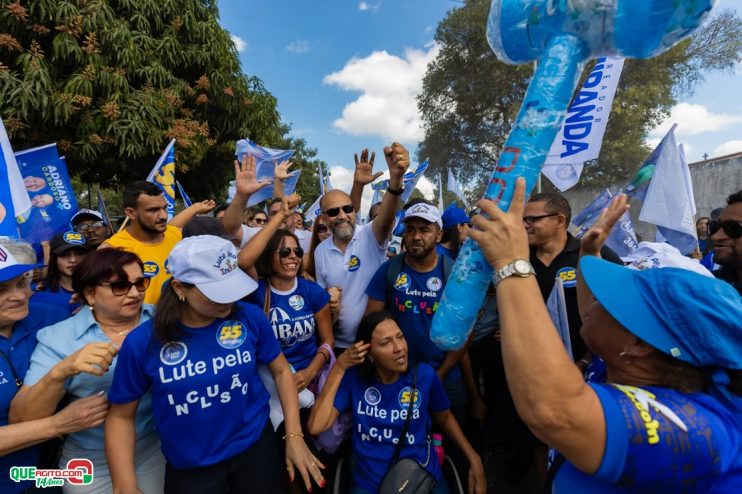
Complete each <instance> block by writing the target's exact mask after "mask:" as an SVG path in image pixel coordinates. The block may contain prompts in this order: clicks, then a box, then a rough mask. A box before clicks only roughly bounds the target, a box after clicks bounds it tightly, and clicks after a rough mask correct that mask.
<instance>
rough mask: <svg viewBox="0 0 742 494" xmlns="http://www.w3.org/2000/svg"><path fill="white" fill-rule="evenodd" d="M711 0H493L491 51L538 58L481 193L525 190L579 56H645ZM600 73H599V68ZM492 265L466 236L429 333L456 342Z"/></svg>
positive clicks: (685, 27)
mask: <svg viewBox="0 0 742 494" xmlns="http://www.w3.org/2000/svg"><path fill="white" fill-rule="evenodd" d="M714 3H715V0H493V1H492V5H491V8H490V14H489V19H488V22H487V39H488V41H489V43H490V46H491V47H492V50H493V51H494V52H495V54H496V55H497V57H498V58H499V59H500V60H502V61H503V62H506V63H511V64H519V63H526V62H531V61H534V60H538V67H537V69H536V72H535V73H534V76H533V80H532V81H531V83H530V85H529V86H528V90H527V91H526V94H525V97H524V99H523V105H522V106H521V109H520V112H519V113H518V116H517V118H516V120H515V123H514V125H513V130H512V131H511V133H510V136H508V139H507V141H506V142H505V146H504V148H503V150H502V152H501V153H500V157H499V159H498V162H497V166H496V167H495V170H494V171H493V173H492V176H491V177H490V182H489V185H488V187H487V190H486V191H485V194H484V197H485V198H486V199H491V200H493V201H496V202H497V203H498V206H499V207H500V209H502V210H503V211H506V210H507V209H508V207H509V206H510V201H511V199H512V197H513V190H514V186H515V180H516V179H517V178H518V177H524V178H525V180H526V195H528V193H529V191H530V190H531V189H532V188H533V186H534V184H535V183H536V181H537V179H538V175H539V173H540V172H541V167H542V166H543V164H544V161H545V159H546V155H547V153H548V151H549V149H550V147H551V143H552V142H553V140H554V137H555V136H556V133H557V132H558V131H559V128H560V126H561V125H562V121H563V120H564V116H565V114H566V111H567V107H568V106H569V103H570V100H571V98H572V94H573V93H574V91H575V89H576V87H577V82H578V79H579V77H580V73H581V72H582V68H583V66H584V64H585V62H586V61H587V60H588V59H589V58H592V57H601V56H621V57H633V58H650V57H653V56H656V55H659V54H661V53H662V52H664V51H665V50H667V49H668V48H670V47H671V46H672V45H674V44H675V43H677V42H678V41H680V40H682V39H683V38H685V37H687V36H688V35H690V34H691V33H692V32H693V31H694V30H695V29H696V28H697V27H698V26H699V25H700V24H701V22H702V21H703V19H704V18H705V17H706V15H707V14H708V13H709V11H710V10H711V7H712V6H713V4H714ZM600 77H602V75H600ZM491 278H492V268H491V267H490V266H489V264H488V263H487V261H486V260H485V259H484V257H483V256H482V253H481V251H480V250H479V248H478V246H477V245H476V244H475V243H474V242H473V241H471V240H467V241H466V242H465V243H464V245H463V247H462V250H461V252H460V253H459V257H458V259H457V261H456V265H455V266H454V269H453V272H452V273H451V276H450V277H449V278H448V281H447V284H446V288H445V290H444V292H443V297H442V299H441V304H440V307H439V309H438V312H436V315H435V317H434V319H433V326H432V328H431V332H430V337H431V338H432V340H433V341H434V342H435V343H436V345H438V347H440V348H441V349H444V350H453V349H457V348H461V346H463V344H464V343H465V342H466V339H467V337H468V335H469V332H470V331H471V328H472V326H473V325H474V321H475V319H476V315H477V313H478V312H479V308H480V306H481V304H482V300H483V298H484V295H485V292H486V288H487V285H488V284H489V283H490V281H491Z"/></svg>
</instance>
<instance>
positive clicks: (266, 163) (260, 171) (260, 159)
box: [228, 139, 301, 207]
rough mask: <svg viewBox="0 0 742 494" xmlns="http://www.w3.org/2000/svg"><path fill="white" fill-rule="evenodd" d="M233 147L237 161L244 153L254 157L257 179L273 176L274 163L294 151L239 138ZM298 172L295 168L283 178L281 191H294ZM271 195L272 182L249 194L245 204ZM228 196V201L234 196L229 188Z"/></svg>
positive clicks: (288, 156)
mask: <svg viewBox="0 0 742 494" xmlns="http://www.w3.org/2000/svg"><path fill="white" fill-rule="evenodd" d="M235 148H236V150H235V157H236V158H237V160H238V161H241V160H242V157H243V156H244V155H245V154H249V155H251V156H254V157H255V178H257V180H258V181H260V180H272V179H273V177H274V174H273V170H274V169H275V167H276V165H278V164H279V163H281V162H282V161H286V160H288V159H289V158H291V156H292V155H293V154H294V151H293V150H291V149H273V148H267V147H263V146H258V145H257V144H255V143H254V142H252V141H251V140H249V139H240V140H239V141H237V143H236V145H235ZM300 174H301V171H300V170H297V171H295V172H293V173H291V175H290V176H289V178H287V179H286V180H284V182H283V192H284V194H285V195H289V194H293V193H294V190H296V184H297V183H299V175H300ZM230 185H231V184H230ZM273 195H274V192H273V184H271V185H269V186H267V187H263V188H262V189H260V190H259V191H257V192H256V193H255V194H253V195H251V196H250V199H248V201H247V206H248V207H250V206H254V205H255V204H258V203H261V202H263V201H265V200H268V199H270V198H271V197H273ZM228 196H229V200H230V201H231V199H232V197H234V193H233V191H232V189H231V188H230V190H229V193H228Z"/></svg>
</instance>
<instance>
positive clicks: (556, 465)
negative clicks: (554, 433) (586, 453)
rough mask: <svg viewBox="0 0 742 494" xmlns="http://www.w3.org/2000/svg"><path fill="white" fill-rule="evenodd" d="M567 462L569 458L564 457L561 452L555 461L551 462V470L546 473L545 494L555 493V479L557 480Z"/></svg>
mask: <svg viewBox="0 0 742 494" xmlns="http://www.w3.org/2000/svg"><path fill="white" fill-rule="evenodd" d="M566 462H567V458H566V457H565V456H564V455H562V454H559V452H556V453H555V456H554V461H552V462H551V465H549V470H548V471H547V472H546V483H545V487H546V489H544V494H551V493H552V492H553V490H552V489H553V487H554V485H553V484H554V479H555V478H556V476H557V473H559V469H560V468H562V466H563V465H564V464H565V463H566Z"/></svg>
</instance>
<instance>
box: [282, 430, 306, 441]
mask: <svg viewBox="0 0 742 494" xmlns="http://www.w3.org/2000/svg"><path fill="white" fill-rule="evenodd" d="M287 437H304V434H302V433H301V432H287V433H286V435H285V436H283V437H282V438H281V439H284V440H285V439H286V438H287Z"/></svg>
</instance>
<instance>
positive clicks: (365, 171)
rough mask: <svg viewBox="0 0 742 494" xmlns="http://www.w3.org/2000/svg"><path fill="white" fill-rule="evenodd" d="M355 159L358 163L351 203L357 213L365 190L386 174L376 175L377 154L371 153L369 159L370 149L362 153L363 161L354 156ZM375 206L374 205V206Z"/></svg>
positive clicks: (351, 192) (354, 174) (379, 173)
mask: <svg viewBox="0 0 742 494" xmlns="http://www.w3.org/2000/svg"><path fill="white" fill-rule="evenodd" d="M353 159H354V160H355V163H356V171H355V172H354V173H353V187H351V189H350V201H351V203H352V204H353V208H355V211H356V213H358V212H359V211H360V210H361V198H362V196H363V188H364V187H365V186H367V185H368V184H370V183H371V182H373V181H374V180H376V179H377V178H379V177H380V176H382V175H383V174H384V172H376V173H374V161H375V160H376V153H375V152H372V153H371V158H370V159H369V157H368V149H364V150H363V151H361V159H360V160H359V159H358V155H357V154H354V155H353ZM372 206H373V204H372Z"/></svg>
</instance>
